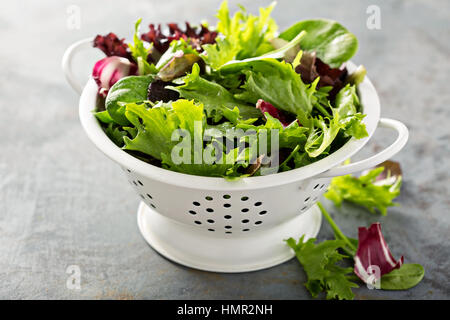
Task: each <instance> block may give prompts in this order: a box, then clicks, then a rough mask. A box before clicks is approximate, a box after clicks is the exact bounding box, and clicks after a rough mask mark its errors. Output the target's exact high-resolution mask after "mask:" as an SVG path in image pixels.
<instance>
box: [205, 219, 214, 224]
mask: <svg viewBox="0 0 450 320" xmlns="http://www.w3.org/2000/svg"><path fill="white" fill-rule="evenodd" d="M206 221H207V222H209V223H214V220H213V219H208V220H206Z"/></svg>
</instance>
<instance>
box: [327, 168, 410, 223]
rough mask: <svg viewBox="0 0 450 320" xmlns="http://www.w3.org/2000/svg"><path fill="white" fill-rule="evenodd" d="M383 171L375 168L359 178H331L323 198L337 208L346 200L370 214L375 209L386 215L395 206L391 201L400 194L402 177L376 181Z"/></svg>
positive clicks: (348, 176) (383, 169)
mask: <svg viewBox="0 0 450 320" xmlns="http://www.w3.org/2000/svg"><path fill="white" fill-rule="evenodd" d="M384 171H385V168H384V167H377V168H375V169H372V170H370V171H369V172H367V173H366V174H363V175H361V176H360V177H359V178H357V177H354V176H352V175H346V176H340V177H336V178H333V179H332V180H331V184H330V186H329V187H328V191H327V192H326V193H325V195H324V196H325V197H326V198H327V199H329V200H331V201H333V202H334V204H335V205H336V206H338V207H340V206H341V204H342V202H343V201H344V200H346V201H349V202H353V203H356V204H358V205H360V206H363V207H365V208H367V209H368V210H369V211H370V212H372V213H375V212H376V209H377V210H378V211H379V212H380V213H381V214H382V215H386V213H387V208H388V207H390V206H395V205H396V203H394V202H393V200H394V199H395V198H396V197H397V196H398V195H399V194H400V187H401V184H402V177H401V175H399V176H397V177H394V179H390V177H389V176H390V174H388V178H386V179H384V181H383V180H378V181H377V178H378V177H379V176H381V175H383V172H384Z"/></svg>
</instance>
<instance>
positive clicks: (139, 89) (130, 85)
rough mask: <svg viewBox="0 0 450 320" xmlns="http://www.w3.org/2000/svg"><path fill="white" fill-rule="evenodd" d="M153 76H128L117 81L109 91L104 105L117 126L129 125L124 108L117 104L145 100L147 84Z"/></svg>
mask: <svg viewBox="0 0 450 320" xmlns="http://www.w3.org/2000/svg"><path fill="white" fill-rule="evenodd" d="M153 79H154V76H153V75H146V76H129V77H125V78H122V79H120V80H119V81H117V82H116V83H115V84H114V85H113V86H112V87H111V89H110V90H109V92H108V96H107V97H106V101H105V105H106V110H107V111H108V113H109V115H110V116H111V118H112V119H113V120H114V122H116V123H117V124H120V125H122V126H127V125H129V124H130V122H129V121H128V119H127V117H126V116H125V107H124V106H121V105H120V104H119V102H139V101H143V100H147V91H148V86H149V84H150V83H151V82H152V81H153Z"/></svg>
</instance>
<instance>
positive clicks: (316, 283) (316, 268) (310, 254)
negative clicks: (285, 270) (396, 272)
mask: <svg viewBox="0 0 450 320" xmlns="http://www.w3.org/2000/svg"><path fill="white" fill-rule="evenodd" d="M304 237H305V236H302V237H301V238H300V239H299V240H298V242H296V241H295V240H294V239H293V238H289V239H288V240H286V243H287V244H288V245H289V246H290V247H291V248H292V249H293V250H294V251H295V255H296V256H297V259H298V261H299V262H300V263H301V265H302V266H303V269H304V270H305V273H306V275H307V277H308V281H307V282H306V283H305V286H306V288H307V289H308V291H309V292H310V293H311V295H312V296H313V297H314V298H315V297H317V296H318V294H319V293H321V292H325V293H326V298H327V299H339V300H352V299H353V298H354V294H353V292H352V288H357V287H358V285H357V284H356V283H354V282H352V281H350V280H351V279H352V277H351V274H352V272H353V268H352V267H348V268H343V267H341V266H339V265H337V263H339V262H341V261H342V260H343V259H344V258H347V256H345V255H343V254H340V253H339V252H338V249H341V248H342V247H344V246H345V242H344V241H343V240H326V241H323V242H321V243H318V244H316V243H315V242H316V239H315V238H311V239H309V240H307V241H304Z"/></svg>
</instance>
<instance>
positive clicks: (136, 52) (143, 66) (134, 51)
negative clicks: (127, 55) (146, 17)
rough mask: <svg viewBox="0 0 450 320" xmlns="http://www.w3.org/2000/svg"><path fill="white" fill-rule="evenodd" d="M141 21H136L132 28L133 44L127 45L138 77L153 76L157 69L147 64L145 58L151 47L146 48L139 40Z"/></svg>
mask: <svg viewBox="0 0 450 320" xmlns="http://www.w3.org/2000/svg"><path fill="white" fill-rule="evenodd" d="M141 21H142V19H138V20H137V21H136V23H135V26H134V35H133V42H134V43H129V44H128V47H129V48H130V52H131V55H132V56H133V59H134V60H135V61H136V62H137V65H138V73H139V75H146V74H153V73H156V72H157V69H156V68H155V66H154V65H153V64H150V63H148V61H147V58H148V55H149V53H150V50H151V49H152V45H150V47H148V48H146V46H145V45H144V41H142V40H141V39H140V38H139V25H140V24H141Z"/></svg>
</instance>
